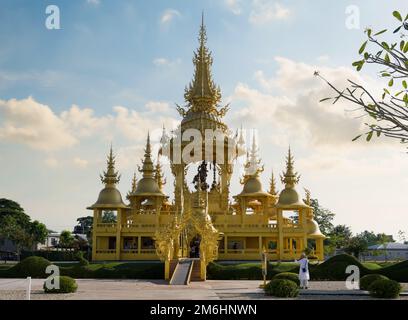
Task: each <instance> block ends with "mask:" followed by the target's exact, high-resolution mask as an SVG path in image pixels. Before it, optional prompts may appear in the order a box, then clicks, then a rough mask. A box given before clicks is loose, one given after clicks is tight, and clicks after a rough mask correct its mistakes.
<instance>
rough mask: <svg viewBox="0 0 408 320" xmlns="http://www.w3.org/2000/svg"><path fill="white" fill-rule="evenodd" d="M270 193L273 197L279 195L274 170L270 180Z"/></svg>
mask: <svg viewBox="0 0 408 320" xmlns="http://www.w3.org/2000/svg"><path fill="white" fill-rule="evenodd" d="M269 193H270V194H272V195H277V194H278V190H276V179H275V175H274V174H273V170H272V174H271V179H270V180H269Z"/></svg>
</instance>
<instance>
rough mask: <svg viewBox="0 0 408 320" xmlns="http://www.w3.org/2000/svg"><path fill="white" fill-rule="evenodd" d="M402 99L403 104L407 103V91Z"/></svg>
mask: <svg viewBox="0 0 408 320" xmlns="http://www.w3.org/2000/svg"><path fill="white" fill-rule="evenodd" d="M402 100H404V102H405V104H408V93H406V94H404V98H403V99H402Z"/></svg>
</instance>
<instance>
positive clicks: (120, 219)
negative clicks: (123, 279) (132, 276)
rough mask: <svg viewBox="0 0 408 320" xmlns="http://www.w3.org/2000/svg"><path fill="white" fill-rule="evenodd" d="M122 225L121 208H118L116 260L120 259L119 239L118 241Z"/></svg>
mask: <svg viewBox="0 0 408 320" xmlns="http://www.w3.org/2000/svg"><path fill="white" fill-rule="evenodd" d="M121 227H122V209H120V208H119V209H118V211H117V216H116V255H115V258H116V260H120V252H121V241H120V233H121V229H122V228H121Z"/></svg>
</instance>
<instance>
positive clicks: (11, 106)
mask: <svg viewBox="0 0 408 320" xmlns="http://www.w3.org/2000/svg"><path fill="white" fill-rule="evenodd" d="M145 108H146V111H136V110H132V109H129V108H126V107H124V106H115V107H113V113H112V114H107V115H103V116H96V115H95V114H94V110H93V109H91V108H80V107H79V106H77V105H73V106H72V107H71V108H69V109H68V110H65V111H62V112H61V114H60V115H58V114H55V113H54V112H53V110H52V109H51V108H50V107H49V106H47V105H43V104H41V103H39V102H37V101H35V100H34V99H33V98H32V97H29V98H27V99H22V100H17V99H11V100H8V101H5V100H0V116H1V117H0V119H2V120H0V141H5V142H13V143H20V144H24V145H27V146H29V147H31V148H33V149H37V150H42V151H47V152H49V151H55V150H61V149H68V148H70V147H72V146H74V145H77V144H79V143H80V142H82V141H83V140H84V139H85V138H95V137H96V138H97V139H98V140H102V141H106V140H112V139H114V138H115V137H117V138H119V137H125V138H127V139H129V140H131V141H143V140H144V138H145V136H146V133H147V131H148V130H150V131H153V130H155V129H157V130H161V128H162V125H163V124H164V125H165V126H166V127H167V128H169V129H172V128H174V127H175V126H176V123H177V119H175V118H172V117H171V116H159V117H158V113H165V112H168V111H170V110H171V109H170V105H169V104H168V103H167V102H165V101H148V102H147V103H146V104H145Z"/></svg>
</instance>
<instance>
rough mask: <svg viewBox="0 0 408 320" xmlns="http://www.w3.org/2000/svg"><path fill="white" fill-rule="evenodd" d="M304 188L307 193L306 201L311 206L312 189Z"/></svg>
mask: <svg viewBox="0 0 408 320" xmlns="http://www.w3.org/2000/svg"><path fill="white" fill-rule="evenodd" d="M303 189H304V190H305V194H306V199H305V200H304V201H305V203H306V204H307V205H308V206H310V204H311V203H312V200H311V196H310V195H311V193H310V190H309V189H306V188H303Z"/></svg>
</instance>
